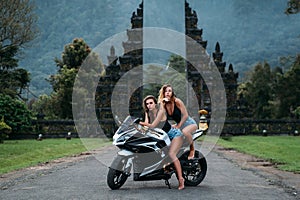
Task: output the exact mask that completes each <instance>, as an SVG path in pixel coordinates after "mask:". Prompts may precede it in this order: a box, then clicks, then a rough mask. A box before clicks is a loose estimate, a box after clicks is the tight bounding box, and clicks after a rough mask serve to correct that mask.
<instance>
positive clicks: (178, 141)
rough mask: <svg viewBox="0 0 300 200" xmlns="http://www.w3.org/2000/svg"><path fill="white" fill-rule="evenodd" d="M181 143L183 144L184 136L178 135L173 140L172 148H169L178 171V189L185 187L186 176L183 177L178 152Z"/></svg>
mask: <svg viewBox="0 0 300 200" xmlns="http://www.w3.org/2000/svg"><path fill="white" fill-rule="evenodd" d="M181 145H182V137H176V138H174V139H173V140H172V142H171V146H170V150H169V156H170V158H171V159H172V162H173V163H174V166H175V169H176V172H177V177H178V190H182V189H184V178H183V177H182V169H181V165H180V162H179V160H178V158H177V153H178V151H179V148H180V147H181Z"/></svg>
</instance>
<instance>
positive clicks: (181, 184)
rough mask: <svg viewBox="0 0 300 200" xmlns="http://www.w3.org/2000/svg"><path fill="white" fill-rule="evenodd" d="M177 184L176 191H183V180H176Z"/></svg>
mask: <svg viewBox="0 0 300 200" xmlns="http://www.w3.org/2000/svg"><path fill="white" fill-rule="evenodd" d="M178 182H179V186H178V190H183V189H184V178H180V179H178Z"/></svg>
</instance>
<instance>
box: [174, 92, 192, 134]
mask: <svg viewBox="0 0 300 200" xmlns="http://www.w3.org/2000/svg"><path fill="white" fill-rule="evenodd" d="M175 104H176V106H177V107H178V108H179V109H180V111H181V120H180V122H179V123H178V124H177V125H176V126H175V128H180V127H181V126H182V125H183V124H184V122H185V121H186V119H187V118H188V117H189V114H188V112H187V110H186V107H185V105H184V103H183V102H182V101H181V100H180V99H178V98H176V99H175Z"/></svg>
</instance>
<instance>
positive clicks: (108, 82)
mask: <svg viewBox="0 0 300 200" xmlns="http://www.w3.org/2000/svg"><path fill="white" fill-rule="evenodd" d="M143 4H144V3H143V1H142V3H141V4H140V5H139V7H138V8H137V10H136V12H133V13H132V16H131V29H128V30H127V36H128V39H127V41H125V42H123V44H122V45H123V48H124V54H123V55H122V56H117V55H115V49H114V47H113V46H112V47H111V49H110V55H109V56H108V57H107V58H108V62H109V65H108V66H106V75H105V76H103V77H101V79H100V80H99V83H98V87H97V91H96V113H97V117H98V120H99V123H100V125H101V128H102V129H103V131H104V133H105V135H106V136H108V137H112V136H113V134H114V132H115V130H116V129H117V125H116V123H115V120H114V118H113V114H112V107H111V97H112V93H113V90H114V89H115V85H116V83H118V81H119V80H120V78H121V77H122V76H123V75H124V74H125V73H126V72H128V71H130V70H132V69H133V68H136V67H138V66H142V65H143V32H142V28H143ZM197 23H198V17H197V13H196V12H195V11H194V10H192V9H191V8H190V6H189V3H188V2H187V1H185V34H186V35H187V36H189V37H191V38H192V39H194V40H195V41H197V42H198V43H199V44H200V45H201V46H202V47H203V48H204V49H206V46H207V41H204V40H203V39H202V29H199V28H198V26H197ZM186 46H188V44H187V43H186ZM193 53H197V52H192V53H191V52H187V53H186V54H187V55H186V57H187V59H188V60H190V58H192V57H193ZM222 57H223V53H222V52H221V50H220V45H219V43H217V44H216V48H215V52H214V53H213V59H214V62H215V64H216V66H217V67H218V69H219V71H220V73H221V77H222V78H223V81H224V86H225V89H226V95H227V106H228V107H229V108H234V107H235V106H236V90H237V78H238V73H235V72H234V71H233V67H232V65H231V64H230V66H229V69H228V71H227V72H226V71H225V67H226V62H223V60H222ZM186 69H187V70H186V71H187V79H188V81H189V82H190V83H191V85H192V87H193V90H194V92H195V94H196V96H197V99H198V104H199V108H205V109H207V110H210V102H211V101H210V95H209V91H208V89H207V86H206V85H205V82H204V80H203V78H202V77H201V75H200V74H199V72H197V70H196V69H195V68H194V67H193V66H192V65H191V64H189V63H188V62H187V64H186ZM137 74H138V75H137V76H136V77H134V79H130V80H127V82H126V83H123V85H121V86H118V87H119V93H118V95H119V101H118V103H119V104H120V105H119V106H118V107H119V108H122V105H124V104H125V105H126V102H125V101H127V99H128V97H126V95H128V93H130V91H132V88H131V87H132V85H134V84H133V83H135V84H136V83H137V82H138V83H140V85H143V84H142V83H143V76H140V75H141V74H142V71H140V73H139V71H138V73H137ZM142 99H143V88H142V87H140V88H138V89H137V90H135V92H134V93H133V94H132V95H131V97H130V102H129V106H130V107H129V113H130V114H131V115H133V116H136V117H142V112H143V111H142ZM126 109H127V110H128V108H126V107H124V112H126ZM229 113H230V112H229Z"/></svg>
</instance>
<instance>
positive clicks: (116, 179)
mask: <svg viewBox="0 0 300 200" xmlns="http://www.w3.org/2000/svg"><path fill="white" fill-rule="evenodd" d="M127 161H128V159H127V158H126V157H121V156H117V157H116V158H115V159H114V160H113V162H112V165H111V167H110V168H109V170H108V174H107V185H108V186H109V187H110V188H111V189H112V190H117V189H119V188H120V187H122V185H124V183H125V182H126V180H127V178H128V176H130V171H131V165H129V166H128V167H127V168H126V165H127Z"/></svg>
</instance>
